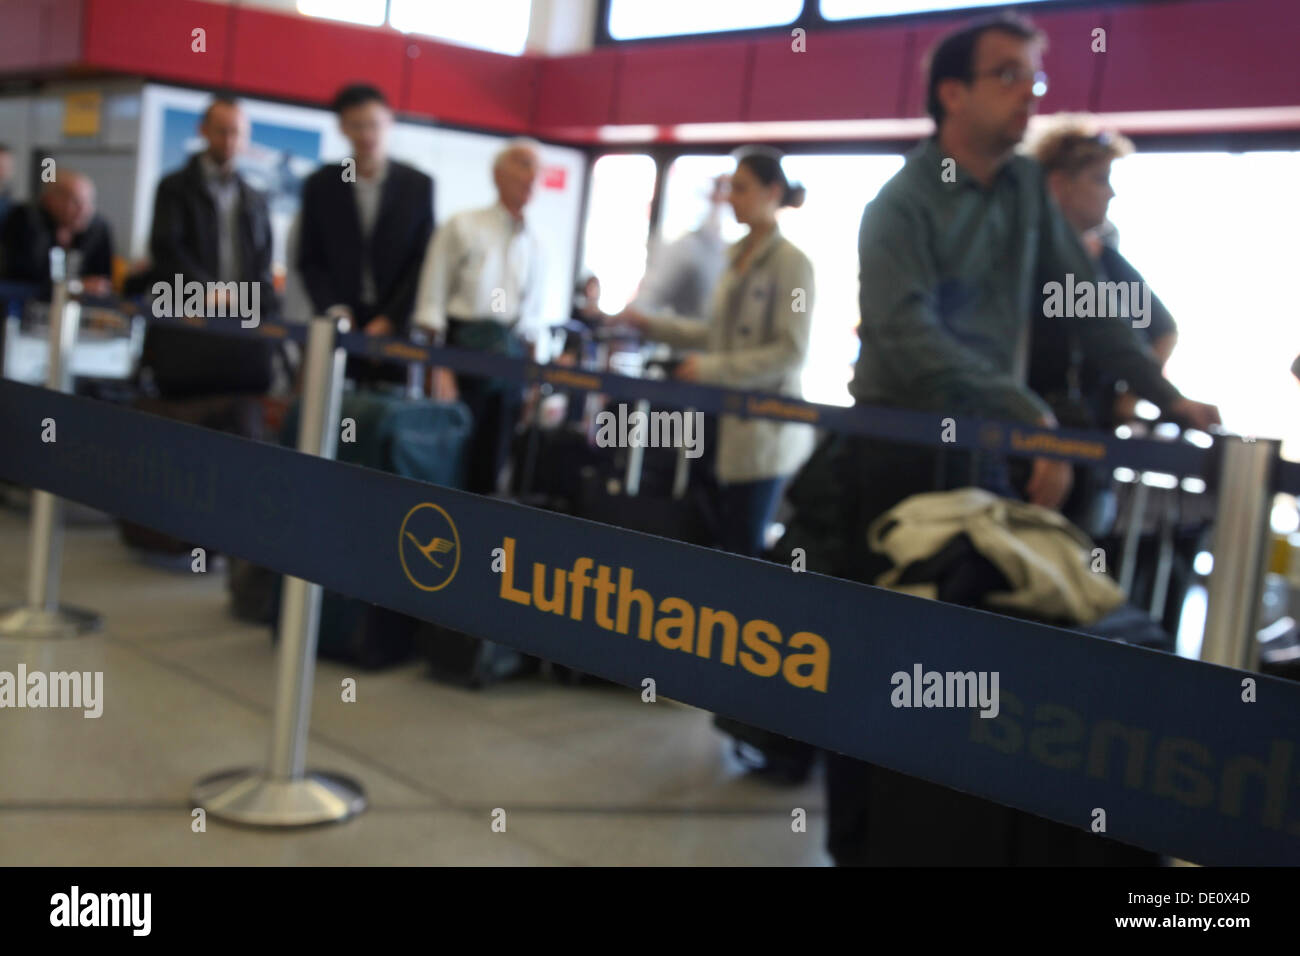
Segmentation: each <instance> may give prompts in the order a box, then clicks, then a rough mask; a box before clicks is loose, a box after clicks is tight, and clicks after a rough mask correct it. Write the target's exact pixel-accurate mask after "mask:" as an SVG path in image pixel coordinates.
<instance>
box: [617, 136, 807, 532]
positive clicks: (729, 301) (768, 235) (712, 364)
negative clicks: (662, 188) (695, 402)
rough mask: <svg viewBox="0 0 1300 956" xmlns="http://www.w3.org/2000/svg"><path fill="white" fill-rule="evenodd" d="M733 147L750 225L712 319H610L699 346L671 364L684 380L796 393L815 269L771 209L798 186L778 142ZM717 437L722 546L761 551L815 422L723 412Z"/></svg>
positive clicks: (737, 198) (741, 206) (787, 201)
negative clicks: (785, 167)
mask: <svg viewBox="0 0 1300 956" xmlns="http://www.w3.org/2000/svg"><path fill="white" fill-rule="evenodd" d="M737 156H738V159H737V164H736V172H735V173H734V174H733V176H732V178H731V194H730V202H731V208H732V209H733V210H734V212H735V214H736V221H737V222H739V223H741V224H742V225H746V226H748V227H749V233H748V234H747V235H746V236H745V238H743V239H741V240H740V241H739V242H737V243H736V244H735V245H734V246H732V247H731V248H730V249H729V250H728V251H727V259H728V266H727V268H726V270H725V271H724V272H723V274H722V277H721V279H720V280H719V282H718V286H717V288H716V290H715V291H714V293H713V298H712V302H711V304H710V310H709V317H708V321H707V322H703V321H700V319H698V318H659V317H652V316H648V315H645V314H643V313H641V312H638V311H637V310H636V309H634V308H628V309H627V310H625V311H624V312H622V313H621V314H620V315H619V316H617V317H616V321H620V322H622V323H624V324H627V325H630V326H632V327H634V328H636V329H637V330H639V331H640V332H641V333H642V334H643V335H645V336H646V337H647V338H650V339H654V340H657V341H661V342H666V343H668V344H669V345H672V346H674V347H676V348H682V349H698V350H699V351H697V352H693V353H692V354H690V355H687V356H686V357H685V358H684V359H683V360H682V361H681V363H680V364H679V365H678V366H677V369H676V371H675V373H674V374H675V377H676V378H678V379H680V380H682V381H687V382H700V383H703V384H709V385H724V386H727V387H730V388H740V389H752V390H754V391H759V392H770V393H774V394H778V395H783V396H789V397H793V398H801V397H802V388H801V385H800V377H801V375H802V372H803V367H804V363H805V361H806V360H807V355H808V335H809V328H810V318H811V313H812V305H813V268H812V263H811V262H809V261H808V257H807V256H805V255H804V254H803V253H802V252H801V251H799V249H798V248H797V247H796V246H795V245H794V244H793V243H791V242H790V241H789V240H788V239H786V238H785V237H784V236H782V235H781V230H780V229H779V228H778V227H777V224H776V215H777V212H778V211H779V210H780V209H781V208H782V207H783V206H799V205H801V204H802V203H803V198H804V188H803V186H801V185H798V184H794V185H792V184H791V183H790V182H789V180H787V179H786V176H785V173H784V172H783V171H782V169H781V154H780V153H779V152H778V151H776V150H773V149H768V148H765V147H746V148H745V149H743V150H741V151H739V152H738V154H737ZM717 441H718V448H717V465H716V470H717V477H718V492H717V496H716V502H715V504H716V511H717V516H718V519H719V537H720V540H719V541H718V545H719V547H721V548H723V549H725V550H727V551H734V552H736V553H738V554H747V555H752V556H757V555H759V554H761V553H762V552H763V550H764V547H763V536H764V533H765V532H766V530H767V526H768V524H769V522H770V521H771V519H772V513H773V512H774V511H775V509H776V503H777V501H778V499H779V495H780V492H781V488H782V486H783V484H784V482H785V481H786V479H788V478H789V477H790V476H791V475H792V474H794V472H795V471H797V470H798V469H799V467H800V465H802V464H803V461H804V459H805V458H807V456H808V454H809V453H810V452H811V450H812V444H813V430H812V427H811V426H809V425H805V424H801V423H787V422H779V421H774V420H771V419H761V418H741V417H739V416H735V415H722V416H720V419H719V426H718V436H717Z"/></svg>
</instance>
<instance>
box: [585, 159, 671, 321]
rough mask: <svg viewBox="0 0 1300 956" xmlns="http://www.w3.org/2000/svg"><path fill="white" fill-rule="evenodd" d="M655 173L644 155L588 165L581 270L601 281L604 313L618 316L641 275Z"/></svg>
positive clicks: (600, 160) (633, 293)
mask: <svg viewBox="0 0 1300 956" xmlns="http://www.w3.org/2000/svg"><path fill="white" fill-rule="evenodd" d="M655 175H656V172H655V163H654V160H653V159H651V158H650V157H649V156H646V155H644V154H631V155H621V154H620V155H610V156H602V157H601V158H600V159H598V160H596V162H595V165H594V166H593V167H592V172H591V195H590V198H589V200H588V204H587V224H586V230H585V232H584V234H583V243H582V248H583V255H582V270H583V273H584V274H592V275H595V276H596V278H597V279H599V280H600V308H601V310H602V311H604V312H621V311H622V310H623V307H624V306H625V305H627V303H628V302H629V301H630V300H631V299H632V297H633V296H634V295H635V294H636V287H637V285H638V284H639V283H640V282H641V276H642V275H644V273H645V265H646V237H647V236H648V235H649V232H650V202H651V200H652V199H653V198H654V191H655Z"/></svg>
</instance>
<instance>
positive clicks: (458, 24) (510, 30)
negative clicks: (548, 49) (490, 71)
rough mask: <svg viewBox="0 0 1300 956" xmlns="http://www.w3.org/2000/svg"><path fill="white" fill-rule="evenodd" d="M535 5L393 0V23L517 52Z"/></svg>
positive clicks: (507, 0) (525, 1) (510, 0)
mask: <svg viewBox="0 0 1300 956" xmlns="http://www.w3.org/2000/svg"><path fill="white" fill-rule="evenodd" d="M532 6H533V4H532V0H471V2H469V3H451V2H446V0H443V2H438V3H430V2H429V0H392V10H391V12H390V14H389V23H391V24H392V26H393V27H394V29H397V30H401V31H402V32H404V33H422V34H425V35H427V36H431V37H436V38H437V39H439V40H446V41H447V42H448V43H458V44H460V45H461V46H470V47H476V48H477V49H480V50H491V51H492V52H494V53H509V54H512V55H515V56H517V55H519V54H520V53H523V52H524V45H525V44H526V43H527V42H528V19H529V16H530V15H531V13H532Z"/></svg>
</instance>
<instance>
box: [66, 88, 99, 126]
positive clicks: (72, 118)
mask: <svg viewBox="0 0 1300 956" xmlns="http://www.w3.org/2000/svg"><path fill="white" fill-rule="evenodd" d="M102 101H103V97H102V96H101V95H100V94H99V93H98V92H96V91H89V92H85V93H68V94H66V95H65V96H64V97H63V135H64V136H96V135H98V133H99V109H100V106H101V105H102Z"/></svg>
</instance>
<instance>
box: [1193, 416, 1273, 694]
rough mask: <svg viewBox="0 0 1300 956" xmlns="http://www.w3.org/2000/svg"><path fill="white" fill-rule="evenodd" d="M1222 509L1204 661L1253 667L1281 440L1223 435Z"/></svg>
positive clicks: (1216, 536)
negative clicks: (1275, 470) (1275, 473)
mask: <svg viewBox="0 0 1300 956" xmlns="http://www.w3.org/2000/svg"><path fill="white" fill-rule="evenodd" d="M1219 444H1220V446H1221V448H1222V454H1223V458H1222V460H1221V462H1220V469H1219V487H1218V495H1219V501H1218V509H1217V511H1216V513H1215V516H1214V568H1213V570H1212V571H1211V572H1210V584H1209V594H1208V599H1207V600H1208V606H1207V608H1206V612H1205V636H1204V639H1203V640H1202V641H1201V660H1203V661H1209V662H1210V663H1212V664H1224V665H1227V666H1229V667H1241V668H1246V669H1247V670H1255V669H1256V668H1257V667H1258V666H1259V642H1258V641H1257V640H1256V639H1255V624H1256V620H1257V617H1258V614H1259V601H1260V595H1261V593H1262V590H1263V582H1264V567H1265V564H1264V561H1265V557H1266V554H1267V550H1268V544H1269V534H1268V532H1269V517H1270V511H1271V507H1270V505H1271V503H1272V497H1273V496H1272V487H1273V484H1272V481H1273V467H1274V463H1275V462H1276V461H1277V455H1278V443H1277V442H1276V441H1273V440H1270V439H1262V438H1261V439H1258V440H1254V441H1243V440H1241V439H1238V438H1232V437H1223V438H1220V439H1219Z"/></svg>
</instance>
